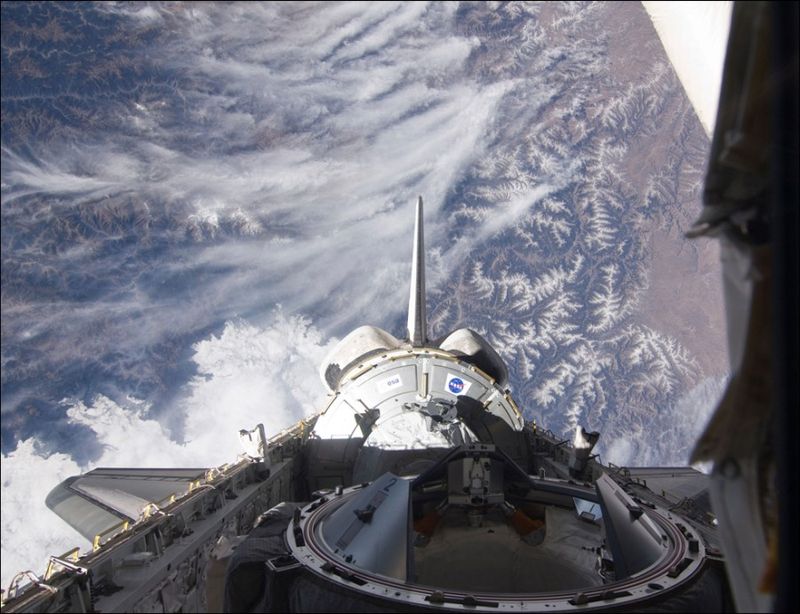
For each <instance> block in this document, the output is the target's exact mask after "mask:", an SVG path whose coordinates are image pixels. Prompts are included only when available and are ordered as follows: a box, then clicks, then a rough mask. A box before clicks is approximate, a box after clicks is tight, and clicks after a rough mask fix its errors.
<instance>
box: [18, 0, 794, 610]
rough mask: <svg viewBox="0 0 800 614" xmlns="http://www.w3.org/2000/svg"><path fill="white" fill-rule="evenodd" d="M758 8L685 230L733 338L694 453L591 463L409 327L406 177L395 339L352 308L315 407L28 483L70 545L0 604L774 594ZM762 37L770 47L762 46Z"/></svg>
mask: <svg viewBox="0 0 800 614" xmlns="http://www.w3.org/2000/svg"><path fill="white" fill-rule="evenodd" d="M778 4H780V5H781V6H784V5H785V4H787V3H776V6H777V5H778ZM780 10H788V9H785V8H782V9H776V8H774V7H769V5H768V3H737V4H736V5H735V6H734V10H733V20H732V25H731V35H730V39H729V43H728V59H727V60H726V67H725V73H724V78H723V84H722V91H721V96H720V108H719V112H718V114H717V122H716V127H715V133H714V138H713V139H712V147H711V159H710V162H709V171H708V176H707V178H706V187H705V196H704V200H705V207H704V210H703V213H702V214H701V217H700V219H699V220H698V222H697V224H696V225H695V227H693V228H692V229H691V231H690V234H691V235H693V236H716V237H718V238H719V239H720V241H721V245H722V250H723V255H724V259H723V270H724V275H725V284H726V292H727V303H728V310H729V313H728V332H729V337H730V338H731V346H732V348H733V350H734V351H733V352H732V359H731V360H732V373H733V377H732V379H731V383H730V385H729V387H728V390H727V391H726V393H725V395H724V396H723V399H722V400H721V402H720V404H719V406H718V408H717V410H716V412H715V413H714V416H713V417H712V420H711V422H710V423H709V425H708V427H707V429H706V431H705V432H704V433H703V435H702V436H701V438H700V440H699V441H698V443H697V446H696V448H695V452H694V460H698V461H702V460H706V461H709V462H711V463H712V464H713V468H712V470H711V473H710V474H709V475H706V474H703V473H701V472H699V471H696V470H695V469H693V468H691V467H618V466H615V465H613V464H610V463H609V464H603V463H602V462H601V460H600V458H599V457H598V456H597V455H596V454H594V453H593V449H594V446H595V444H596V443H597V441H598V439H599V438H600V437H601V434H600V433H596V432H587V431H586V429H584V428H581V427H578V428H577V429H576V431H575V433H574V436H572V437H570V438H566V439H565V438H562V437H560V436H559V435H557V434H555V433H552V432H550V431H548V430H546V429H542V428H541V427H540V426H538V425H536V424H535V422H533V421H531V420H529V419H526V418H525V416H524V415H523V413H522V412H521V411H520V409H519V407H518V406H517V404H516V403H515V402H514V400H513V398H512V395H511V392H510V390H509V388H508V372H507V368H506V366H505V364H504V363H503V360H502V359H501V357H500V356H499V354H498V353H497V352H496V351H495V349H494V348H492V346H491V344H490V343H489V342H488V341H487V340H486V339H484V338H483V337H482V336H481V335H480V334H478V333H477V332H475V331H473V330H470V329H468V328H461V329H458V330H455V331H452V332H450V333H448V334H446V335H444V336H442V337H440V338H432V337H431V335H430V331H429V330H428V327H427V318H426V305H425V249H424V232H423V221H424V219H423V218H424V215H423V213H424V212H423V203H422V199H421V198H420V199H419V200H418V201H417V203H416V209H415V227H414V237H413V245H412V258H411V280H410V284H409V286H410V289H409V304H408V322H407V331H406V337H405V338H403V339H398V338H396V337H395V336H393V335H392V334H390V333H388V332H387V331H385V330H383V329H381V328H378V327H375V326H362V327H360V328H357V329H356V330H354V331H352V332H351V333H350V334H349V335H347V336H345V337H344V338H343V339H342V340H341V341H340V342H339V343H338V344H337V345H336V346H335V347H334V348H333V350H332V351H331V353H330V354H329V355H328V356H327V357H326V359H325V360H324V362H323V364H322V365H321V369H320V375H321V378H322V380H323V382H324V383H325V385H326V386H327V388H328V390H329V393H330V394H329V395H328V399H327V402H326V404H325V407H322V408H320V411H319V412H318V413H316V414H314V415H312V416H310V417H308V418H305V419H303V420H301V421H299V422H298V423H297V424H295V425H293V426H292V427H290V428H288V429H286V430H284V431H281V432H278V433H270V434H269V436H268V435H267V433H266V429H265V428H264V426H263V424H258V425H256V426H255V428H253V429H252V430H242V431H240V432H239V436H240V439H241V441H242V444H243V449H244V453H243V454H241V455H240V456H239V457H238V458H236V459H232V461H231V462H230V463H229V464H225V465H222V466H219V467H210V468H209V467H199V468H194V469H170V468H158V469H145V468H99V469H94V470H92V471H90V472H88V473H86V474H83V475H80V476H75V477H71V478H69V479H67V480H65V481H64V482H62V483H61V484H59V485H58V486H57V487H56V488H54V489H53V490H52V492H51V493H50V494H49V496H48V498H47V505H48V506H49V507H50V509H52V510H53V511H54V512H55V513H56V514H57V515H58V516H59V517H61V518H62V519H63V520H64V521H66V522H67V523H68V524H69V525H71V526H72V527H73V528H75V529H76V530H77V531H78V532H79V533H80V534H82V535H83V536H85V537H86V538H87V539H88V540H89V541H90V543H91V544H92V546H91V549H90V550H88V551H85V552H81V551H80V550H79V549H78V548H75V549H73V550H70V551H68V552H65V553H63V554H61V555H58V556H52V557H50V560H49V563H48V565H47V569H46V570H45V572H44V573H43V574H37V573H34V572H32V571H23V572H21V573H19V574H17V576H16V577H15V578H14V580H13V581H12V583H11V586H10V587H9V588H8V590H7V591H6V592H4V594H3V605H2V611H3V612H100V611H102V612H132V611H135V612H203V611H208V612H218V611H226V612H319V611H328V612H376V611H378V612H465V611H468V612H472V611H477V612H500V611H508V612H532V611H535V612H574V611H593V612H594V611H617V610H621V611H643V612H646V611H659V612H682V611H686V612H706V611H708V612H710V611H713V612H720V611H737V610H738V611H770V610H772V609H774V610H776V611H784V610H788V609H789V608H788V607H787V606H791V607H793V606H795V605H796V601H795V600H794V597H795V596H796V578H793V577H792V576H791V574H792V571H793V570H796V558H797V550H796V544H795V542H796V539H792V537H794V538H796V532H797V523H796V518H797V516H796V501H794V500H793V499H792V498H791V497H792V493H793V492H796V472H795V473H793V471H792V468H793V467H794V468H795V469H796V445H794V442H793V441H792V439H793V438H794V437H795V433H796V417H795V418H794V422H792V418H791V416H792V412H796V407H797V404H796V397H797V379H796V373H794V374H793V373H792V371H791V369H792V365H794V368H795V369H796V365H797V340H796V332H797V317H796V316H797V302H796V286H795V287H794V289H795V292H794V294H792V293H791V292H790V290H791V284H789V283H788V281H791V276H790V275H789V273H787V271H788V268H790V267H789V265H788V264H787V262H788V258H787V254H788V251H787V250H788V247H787V246H788V245H791V244H792V242H793V241H795V242H796V238H797V235H796V226H795V227H793V226H792V225H791V224H784V225H783V226H774V225H773V226H772V235H773V236H772V237H770V236H769V234H768V233H767V234H765V233H763V232H762V231H763V228H764V225H768V224H769V223H770V222H769V220H770V216H772V219H777V218H776V217H775V216H776V215H777V216H778V218H779V219H789V218H791V215H792V213H791V211H794V213H793V215H794V218H793V219H794V221H795V224H796V221H797V217H796V214H797V211H796V208H795V209H794V210H792V209H791V207H790V205H796V204H797V182H796V175H792V173H793V172H794V173H796V168H797V164H796V160H797V135H796V128H797V124H796V118H797V107H798V105H797V104H796V103H797V70H796V66H797V64H796V62H797V37H796V36H795V37H794V39H792V38H791V36H789V37H787V36H786V34H787V32H790V31H791V27H794V29H795V30H794V31H795V32H796V27H797V19H796V17H797V6H796V3H795V4H794V9H792V10H794V13H793V15H794V18H780V15H781V13H779V11H780ZM771 11H772V12H771ZM776 11H777V12H776ZM773 13H774V14H773ZM773 39H776V40H777V41H778V42H779V43H781V42H782V44H784V46H785V47H786V49H784V55H780V54H775V55H772V56H770V55H769V54H768V53H767V52H766V49H767V48H769V46H770V45H771V44H772V42H773ZM792 40H793V43H792V44H793V45H794V46H793V47H792V46H791V45H789V43H790V42H792ZM782 49H783V48H782ZM792 50H794V51H792ZM786 62H788V65H789V66H790V67H792V68H791V69H790V70H787V69H786V66H787V64H785V63H786ZM792 62H794V63H793V64H792ZM765 79H767V80H768V81H769V79H772V80H773V81H771V82H768V83H766V84H765V83H764V82H763V81H764V80H765ZM792 88H793V89H792ZM764 91H767V92H768V93H769V95H768V96H764V95H763V92H764ZM792 96H794V98H792ZM786 100H788V101H789V104H786V105H785V106H781V104H783V101H786ZM773 101H776V102H777V103H778V104H776V105H773V104H772V102H773ZM791 101H794V103H793V104H792V103H791ZM770 118H771V121H773V122H775V123H773V124H771V126H772V127H770V125H767V124H766V123H765V122H766V121H767V119H770ZM792 118H794V119H792ZM792 121H794V122H795V123H794V130H795V133H794V141H791V137H792V132H791V130H790V129H784V128H785V127H786V126H789V128H791V122H792ZM781 122H783V123H781ZM782 127H783V128H782ZM787 152H788V153H787ZM792 155H793V156H794V157H791V156H792ZM787 160H788V163H787ZM792 162H794V163H792ZM793 169H794V170H793ZM781 173H783V174H781ZM792 177H794V180H792ZM792 186H794V188H793V189H794V192H792V191H791V190H792ZM781 216H783V217H781ZM793 233H794V234H793ZM795 267H796V265H795ZM795 275H796V268H795ZM787 280H788V281H787ZM775 288H777V289H778V290H779V291H780V292H783V294H780V292H778V294H775ZM775 296H780V297H782V301H777V302H773V303H771V301H775V300H776V299H774V298H772V297H775ZM792 297H794V298H792ZM792 300H794V302H792ZM781 330H788V331H794V335H795V336H792V335H785V336H783V337H782V335H781V333H780V331H781ZM775 339H778V341H779V342H776V341H774V340H775ZM792 375H794V376H795V379H794V384H793V387H792V386H791V385H789V384H788V383H787V382H789V381H790V379H791V376H792ZM770 391H771V392H772V396H774V397H776V398H775V399H772V398H769V397H770V394H768V393H769V392H770ZM765 395H766V398H765ZM264 405H265V414H267V415H268V414H269V399H264ZM774 424H777V425H778V426H779V427H780V428H779V429H777V431H776V436H775V438H774V439H773V438H770V437H769V436H768V433H769V429H770V428H771V427H772V426H773V425H774ZM792 459H794V460H792ZM792 462H794V464H792ZM778 512H779V513H778ZM793 562H794V567H793V566H792V564H793Z"/></svg>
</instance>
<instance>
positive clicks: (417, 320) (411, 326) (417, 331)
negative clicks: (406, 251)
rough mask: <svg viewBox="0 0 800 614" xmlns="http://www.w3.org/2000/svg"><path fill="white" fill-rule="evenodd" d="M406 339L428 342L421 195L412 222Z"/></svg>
mask: <svg viewBox="0 0 800 614" xmlns="http://www.w3.org/2000/svg"><path fill="white" fill-rule="evenodd" d="M408 340H409V341H410V342H411V345H412V347H420V346H424V345H425V344H426V343H427V342H428V322H427V319H426V316H425V237H424V231H423V227H422V196H420V197H419V199H418V200H417V213H416V219H415V222H414V253H413V255H412V261H411V289H410V293H409V297H408Z"/></svg>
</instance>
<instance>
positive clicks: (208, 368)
mask: <svg viewBox="0 0 800 614" xmlns="http://www.w3.org/2000/svg"><path fill="white" fill-rule="evenodd" d="M708 146H709V139H708V136H707V135H706V134H705V132H704V131H703V128H702V127H701V125H700V123H699V121H698V119H697V116H696V114H695V112H694V110H693V109H692V107H691V105H690V104H689V101H688V99H687V97H686V95H685V93H684V91H683V89H682V87H681V85H680V82H679V81H678V79H677V78H676V75H675V73H674V71H673V69H672V67H671V65H670V63H669V60H668V59H667V57H666V55H665V52H664V50H663V47H662V46H661V43H660V42H659V39H658V37H657V36H656V33H655V30H654V29H653V27H652V24H651V23H650V20H649V18H648V16H647V14H646V13H645V11H644V9H643V8H642V7H641V5H639V3H627V2H620V3H616V2H602V3H591V2H590V3H583V2H581V3H569V2H567V3H549V2H548V3H526V4H518V3H486V4H484V3H465V4H444V3H431V4H427V3H398V4H395V3H384V2H381V3H370V4H361V3H355V4H347V3H343V4H339V3H322V4H317V3H297V4H293V3H266V4H256V3H253V4H249V3H248V4H224V5H222V4H220V5H216V4H196V3H180V2H179V3H168V4H156V3H97V4H88V3H67V2H63V3H61V2H60V3H29V2H19V3H17V2H4V3H3V4H2V211H0V216H1V217H2V219H1V221H2V454H3V458H2V480H3V488H2V510H3V511H2V578H3V584H4V585H5V584H6V583H7V582H8V580H9V579H10V577H11V576H12V575H13V573H14V572H16V571H18V570H20V569H27V568H32V569H34V570H39V571H41V570H42V569H43V568H44V565H45V562H46V555H47V554H60V553H61V552H63V551H65V550H67V549H68V548H69V547H71V546H72V545H77V544H81V545H85V541H84V540H83V539H82V538H80V537H79V536H77V534H75V533H74V532H72V531H71V529H69V528H68V527H66V525H65V524H64V523H62V522H61V521H60V520H58V519H57V518H56V517H55V516H54V515H53V514H52V513H50V512H49V511H48V510H47V509H46V508H45V507H44V503H43V501H44V497H45V496H46V494H47V492H48V491H49V490H50V488H52V487H53V486H54V485H55V484H56V483H58V482H59V481H60V480H62V479H64V478H66V477H68V476H69V475H74V474H76V473H78V472H80V471H86V470H88V469H90V468H92V467H95V466H101V465H105V466H110V465H117V466H124V465H134V466H147V465H149V466H170V465H183V466H208V465H213V464H220V463H223V462H226V461H229V460H230V459H231V458H233V457H235V456H236V454H237V453H238V452H239V451H240V450H239V447H238V443H237V438H236V434H237V432H238V429H240V428H245V427H247V428H252V426H254V425H255V424H256V423H257V422H264V423H265V425H266V427H267V431H268V432H275V431H276V430H279V429H280V428H283V427H285V426H287V425H289V424H291V423H293V422H294V421H296V420H297V419H299V418H301V417H303V416H305V415H308V414H310V413H312V412H314V411H316V410H318V409H319V408H320V406H321V403H322V401H323V399H324V394H325V391H324V389H323V386H322V383H321V382H320V379H319V377H318V374H317V368H318V366H319V364H320V363H321V361H322V359H323V357H324V355H325V354H326V352H327V351H328V350H329V349H330V348H331V347H332V345H333V344H334V343H335V341H336V340H337V339H339V338H341V337H342V336H344V335H345V334H346V333H347V332H348V331H349V330H351V329H353V328H354V327H356V326H358V325H361V324H374V325H377V326H381V327H383V328H386V329H387V330H389V331H390V332H392V333H393V334H395V335H396V336H398V337H403V336H404V323H405V306H406V301H407V298H406V297H407V292H408V285H407V284H408V276H409V271H410V257H411V239H412V235H411V233H412V227H413V204H414V202H415V199H416V196H417V195H418V194H421V195H422V196H423V198H424V199H425V204H426V212H425V215H426V217H425V224H426V242H427V250H428V252H427V253H428V262H427V270H428V287H429V291H428V313H429V325H430V329H431V331H430V332H431V336H432V337H436V336H440V335H443V334H445V333H446V332H448V331H450V330H452V329H455V328H458V327H462V326H467V327H470V328H472V329H474V330H476V331H478V332H479V333H480V334H481V335H483V336H484V337H486V338H487V339H488V340H489V341H490V342H491V343H492V344H493V345H494V346H495V348H496V349H497V350H498V351H499V353H500V354H501V356H503V358H504V359H505V360H506V362H507V363H508V366H509V370H510V374H511V388H512V392H513V394H514V397H515V399H516V400H517V402H518V404H519V405H520V406H521V407H522V408H523V409H524V412H525V415H526V417H528V418H533V419H535V420H536V421H537V423H538V424H539V425H541V426H542V427H543V428H549V429H551V430H552V431H553V432H554V433H556V434H558V435H559V436H563V437H564V438H570V437H571V434H572V432H573V431H574V430H575V428H576V426H578V425H582V426H585V427H587V428H588V429H590V430H597V431H600V432H601V434H602V435H601V439H600V443H599V444H598V448H597V450H598V451H599V452H600V454H601V458H602V460H603V461H606V462H608V461H611V462H614V463H617V464H629V465H644V464H667V465H670V464H685V463H686V461H687V459H688V455H689V452H690V450H691V447H692V445H693V442H694V440H695V438H696V437H697V435H698V434H699V432H700V430H701V429H702V427H703V425H704V423H705V421H706V419H707V418H708V416H709V415H710V411H711V409H712V406H713V402H714V400H715V399H716V398H717V396H718V395H719V393H720V391H721V389H722V387H723V386H724V383H725V379H726V376H727V354H726V348H725V332H724V313H723V308H722V298H721V284H720V267H719V256H718V253H717V251H716V246H715V244H714V243H713V242H704V241H703V240H699V241H687V240H685V239H684V238H683V232H684V231H685V230H686V229H687V228H688V226H689V225H690V223H691V222H692V221H693V220H694V218H695V217H696V216H697V215H698V213H699V209H700V197H701V190H702V181H703V174H704V171H705V165H706V155H707V149H708Z"/></svg>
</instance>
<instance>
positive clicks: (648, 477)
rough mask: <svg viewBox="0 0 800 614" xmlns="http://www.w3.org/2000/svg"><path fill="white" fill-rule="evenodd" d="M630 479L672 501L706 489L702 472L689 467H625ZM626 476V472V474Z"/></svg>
mask: <svg viewBox="0 0 800 614" xmlns="http://www.w3.org/2000/svg"><path fill="white" fill-rule="evenodd" d="M627 469H628V471H629V472H630V478H631V479H632V480H638V481H639V482H641V483H642V484H644V483H645V482H646V486H647V487H648V488H649V489H650V490H652V491H653V492H654V493H656V494H658V495H660V494H662V493H663V494H664V496H666V497H669V498H670V499H672V500H673V501H680V500H681V499H693V498H695V497H697V496H699V495H702V494H703V493H704V492H706V491H707V490H708V485H709V480H708V476H707V475H706V474H704V473H701V472H699V471H697V470H696V469H692V468H691V467H627ZM626 476H627V474H626Z"/></svg>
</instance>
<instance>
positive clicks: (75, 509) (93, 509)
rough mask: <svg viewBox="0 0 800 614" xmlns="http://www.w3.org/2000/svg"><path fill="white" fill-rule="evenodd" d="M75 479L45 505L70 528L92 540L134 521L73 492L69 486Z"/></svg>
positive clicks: (53, 493) (51, 495)
mask: <svg viewBox="0 0 800 614" xmlns="http://www.w3.org/2000/svg"><path fill="white" fill-rule="evenodd" d="M75 479H77V478H75V477H73V478H68V479H66V480H64V481H63V482H61V484H59V485H58V486H56V487H55V488H54V489H53V490H51V491H50V493H49V494H48V495H47V499H46V500H45V503H46V504H47V507H48V508H50V509H51V510H52V511H53V512H55V514H57V515H58V516H59V517H60V518H61V519H62V520H64V521H65V522H66V523H67V524H68V525H69V526H71V527H72V528H73V529H75V530H76V531H77V532H78V533H80V534H81V535H83V536H84V537H85V538H86V539H88V540H91V539H92V538H94V536H95V535H97V534H98V533H102V532H104V531H106V530H108V529H110V528H111V527H113V526H114V525H117V524H119V523H120V522H122V521H124V520H133V518H130V517H127V516H125V515H124V514H121V513H119V512H115V511H114V510H111V509H109V508H107V507H105V506H103V505H98V504H97V503H94V502H92V501H90V500H89V499H87V498H86V497H85V496H82V495H80V494H78V493H76V492H75V491H74V490H72V489H71V488H70V487H69V486H70V483H71V482H73V481H74V480H75Z"/></svg>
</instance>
